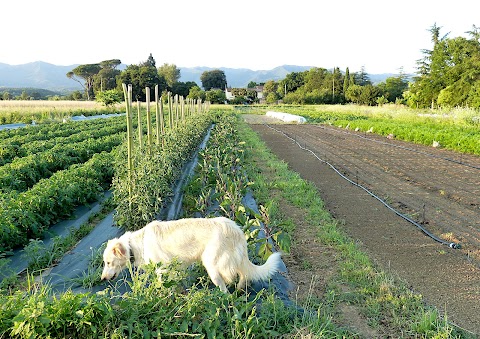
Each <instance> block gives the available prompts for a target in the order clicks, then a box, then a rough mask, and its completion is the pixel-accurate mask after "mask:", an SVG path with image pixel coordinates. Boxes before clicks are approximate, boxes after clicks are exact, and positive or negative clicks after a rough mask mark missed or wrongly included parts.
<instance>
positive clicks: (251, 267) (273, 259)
mask: <svg viewBox="0 0 480 339" xmlns="http://www.w3.org/2000/svg"><path fill="white" fill-rule="evenodd" d="M281 262H282V259H281V254H280V252H275V253H273V254H272V255H270V256H269V257H268V259H267V261H266V262H265V264H263V265H260V266H258V265H255V264H253V263H252V262H251V261H250V260H248V259H247V260H246V262H245V263H244V265H243V270H242V272H241V274H240V280H241V281H243V280H248V281H260V280H261V281H264V280H268V279H269V278H270V277H271V276H272V275H273V274H275V272H276V271H278V269H279V268H280V264H281ZM242 276H243V277H242ZM242 278H243V279H242ZM241 283H242V282H240V284H241Z"/></svg>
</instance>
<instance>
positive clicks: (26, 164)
mask: <svg viewBox="0 0 480 339" xmlns="http://www.w3.org/2000/svg"><path fill="white" fill-rule="evenodd" d="M124 140H125V133H117V134H112V135H107V136H103V137H100V138H97V139H93V138H90V139H86V140H84V141H82V142H78V143H71V144H68V145H56V146H54V147H53V148H52V149H50V150H47V151H45V152H42V153H36V154H30V155H28V156H26V157H23V158H15V159H14V160H13V161H12V162H11V163H8V164H5V165H4V166H1V167H0V192H3V193H5V192H8V191H12V190H17V191H25V190H27V189H29V188H31V187H32V186H33V185H35V184H36V183H37V182H38V181H39V180H40V179H44V178H48V177H50V176H51V175H52V174H53V173H55V172H57V171H59V170H63V169H66V168H68V167H69V166H71V165H73V164H80V163H84V162H86V161H87V160H88V159H90V158H91V157H92V156H93V155H94V154H96V153H101V152H110V151H111V150H112V149H113V148H114V147H116V146H118V145H120V144H121V143H122V141H124Z"/></svg>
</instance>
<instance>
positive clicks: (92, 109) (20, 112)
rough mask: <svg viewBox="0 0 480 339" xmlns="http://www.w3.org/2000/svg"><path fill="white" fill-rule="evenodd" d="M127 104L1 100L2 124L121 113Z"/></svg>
mask: <svg viewBox="0 0 480 339" xmlns="http://www.w3.org/2000/svg"><path fill="white" fill-rule="evenodd" d="M124 107H125V105H123V104H118V105H116V106H115V107H113V108H107V107H105V106H104V105H102V104H101V103H99V102H96V101H68V100H62V101H53V100H0V124H12V123H26V124H31V123H32V122H33V121H35V122H36V123H43V122H50V121H62V120H63V119H64V118H69V117H72V116H77V115H82V114H83V115H85V116H89V115H97V114H109V113H121V112H124V111H125V108H124Z"/></svg>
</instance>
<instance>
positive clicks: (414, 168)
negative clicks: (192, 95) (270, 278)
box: [244, 115, 480, 333]
mask: <svg viewBox="0 0 480 339" xmlns="http://www.w3.org/2000/svg"><path fill="white" fill-rule="evenodd" d="M244 118H245V119H246V120H247V121H248V122H250V123H251V124H252V125H251V126H252V128H253V129H254V130H255V131H256V132H257V133H258V134H259V135H260V136H261V138H262V139H263V140H264V141H265V143H266V145H267V146H268V147H269V148H270V149H271V150H272V152H273V153H274V154H276V155H277V156H278V157H279V158H280V159H283V160H284V161H285V162H287V163H288V166H289V168H291V169H292V170H294V171H296V172H298V173H299V174H300V175H301V176H302V178H304V179H305V180H308V181H310V182H313V183H314V184H315V185H316V187H317V188H318V190H319V192H320V195H321V197H322V199H323V200H324V201H325V204H326V207H327V208H328V210H329V211H330V213H332V215H333V216H334V217H335V218H336V219H337V220H338V221H339V222H340V223H341V229H343V230H345V231H346V232H347V234H348V235H349V236H350V237H351V238H352V239H354V240H355V241H357V242H358V244H359V245H360V247H361V248H362V249H363V250H365V251H366V252H367V253H368V255H369V256H370V257H371V258H372V259H373V260H374V262H375V263H377V264H378V265H380V266H381V267H382V268H383V269H385V270H387V271H388V272H391V273H392V274H394V275H396V276H398V277H400V279H402V280H404V281H405V282H406V283H407V284H408V285H409V286H411V288H412V289H413V291H415V292H417V293H420V294H421V295H423V297H424V298H425V301H426V302H427V303H429V304H432V305H435V306H436V307H437V308H438V309H439V310H442V311H445V312H446V314H447V316H448V319H449V320H450V321H452V322H453V323H455V324H457V325H459V326H461V327H463V328H466V329H468V330H470V331H472V332H474V333H480V316H479V313H480V312H478V310H480V299H479V297H478V296H479V295H480V285H479V283H478V282H479V281H480V269H479V268H478V267H479V264H480V261H479V256H478V254H479V250H480V242H479V239H480V231H479V230H480V219H479V215H480V200H479V199H480V179H479V178H480V176H479V174H480V158H478V156H475V155H467V154H460V153H456V152H452V151H447V150H444V149H436V148H433V147H428V146H422V145H417V144H413V143H406V142H403V141H399V140H389V139H387V138H385V137H381V136H378V135H372V134H368V135H367V134H365V133H364V132H363V133H362V132H355V131H352V130H345V129H344V128H342V129H340V128H336V127H332V126H329V125H316V124H311V125H286V124H275V122H274V121H272V120H268V121H265V120H264V118H263V117H262V118H259V117H258V116H255V115H253V116H249V115H245V116H244ZM264 122H267V123H274V125H271V126H272V127H273V128H274V129H272V128H269V127H267V126H265V125H263V124H259V123H264ZM283 133H285V134H287V135H288V136H290V137H291V138H292V139H288V138H287V137H286V136H285V135H284V134H283ZM293 140H296V141H297V142H298V143H299V144H300V145H301V146H302V147H306V148H308V149H310V150H311V151H313V152H314V153H315V154H316V155H317V156H318V157H320V158H322V159H324V160H327V161H328V162H329V163H330V164H332V165H333V166H335V167H336V168H337V169H338V170H339V171H340V172H341V173H342V174H343V175H345V176H346V177H348V178H349V179H350V180H352V181H353V182H355V183H358V184H359V185H362V186H363V187H366V188H368V189H369V190H370V191H371V192H373V193H374V194H375V195H376V196H378V197H380V198H381V199H384V200H385V201H386V202H387V203H388V204H389V205H390V206H392V207H394V208H395V209H396V210H398V211H399V212H401V213H403V214H405V215H407V216H408V217H410V218H412V219H414V220H415V221H417V222H418V223H420V224H421V225H423V227H424V228H425V229H427V230H428V231H429V232H430V233H432V234H433V235H435V236H436V237H438V238H439V239H441V240H444V241H445V243H446V244H447V246H446V245H445V244H442V243H439V242H437V241H435V240H434V239H432V238H430V237H428V236H426V235H425V234H424V233H423V232H422V231H421V230H420V229H419V228H417V227H416V226H415V225H413V224H411V223H409V222H407V221H406V220H404V219H402V218H400V217H399V216H397V215H396V214H395V213H393V212H392V211H390V210H388V209H387V208H386V207H385V206H384V205H382V204H381V203H380V202H379V201H378V200H376V199H375V198H373V197H372V196H370V195H368V194H367V193H366V192H365V191H364V190H362V189H360V188H358V187H356V186H354V185H352V184H351V183H349V182H347V181H346V180H345V179H343V178H341V177H340V176H339V175H338V174H337V173H335V172H334V171H333V170H332V169H331V168H330V167H329V166H327V165H326V164H325V163H322V162H321V161H320V160H318V159H317V158H316V157H314V156H313V155H312V154H311V153H309V152H307V151H305V150H302V149H301V148H300V147H299V146H298V145H297V144H295V142H294V141H293ZM308 239H309V238H308V237H306V238H305V240H304V246H305V249H303V250H302V253H303V255H304V256H307V257H308V258H309V260H311V261H312V262H313V261H314V260H315V259H314V258H315V257H316V256H317V255H318V253H315V252H313V253H312V249H309V245H312V244H311V242H310V241H309V240H308ZM451 242H454V243H459V244H461V246H462V247H461V249H451V248H449V247H448V244H449V243H451ZM298 260H300V259H297V261H298ZM297 265H298V264H297ZM287 266H288V263H287ZM293 267H295V265H294V266H293ZM290 269H292V267H290ZM293 269H294V270H295V268H293ZM316 274H318V275H322V270H321V269H320V270H319V271H318V272H316ZM293 276H294V277H295V274H293ZM307 278H308V277H307ZM294 279H295V278H294ZM300 279H301V278H300ZM302 284H308V281H303V282H300V285H302ZM307 286H308V285H307Z"/></svg>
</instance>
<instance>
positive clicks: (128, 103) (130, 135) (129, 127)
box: [122, 84, 133, 199]
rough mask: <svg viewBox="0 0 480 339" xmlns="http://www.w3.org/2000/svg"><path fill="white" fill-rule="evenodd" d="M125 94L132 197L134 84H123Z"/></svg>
mask: <svg viewBox="0 0 480 339" xmlns="http://www.w3.org/2000/svg"><path fill="white" fill-rule="evenodd" d="M122 87H123V95H124V97H125V105H126V116H127V157H128V159H127V170H128V178H129V180H128V182H129V185H128V194H129V197H130V199H131V198H132V196H133V187H132V175H133V159H132V156H133V154H132V153H133V133H132V114H131V111H132V85H128V88H127V85H125V84H122Z"/></svg>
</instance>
